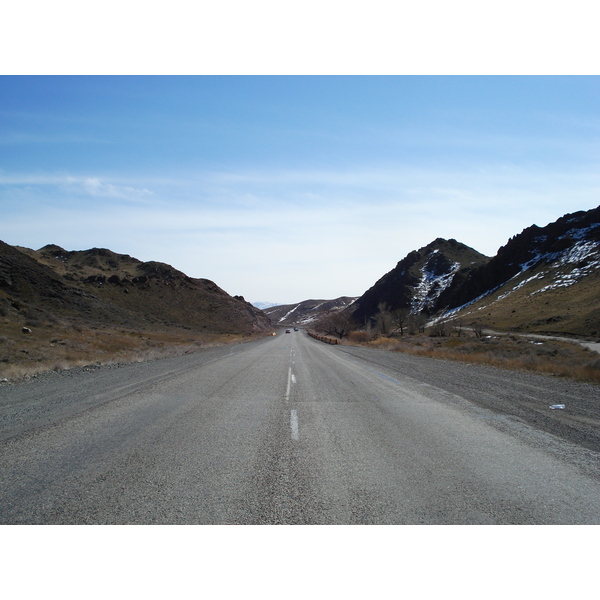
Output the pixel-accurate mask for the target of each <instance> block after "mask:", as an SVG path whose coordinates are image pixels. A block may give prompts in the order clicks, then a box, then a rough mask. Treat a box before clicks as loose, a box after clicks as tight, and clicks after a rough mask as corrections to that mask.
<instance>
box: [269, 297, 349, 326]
mask: <svg viewBox="0 0 600 600" xmlns="http://www.w3.org/2000/svg"><path fill="white" fill-rule="evenodd" d="M355 300H356V298H350V297H348V296H342V297H341V298H336V299H335V300H304V301H303V302H298V303H297V304H285V305H281V306H272V307H269V308H265V309H264V313H265V314H266V315H268V316H269V318H270V319H271V321H272V322H273V325H274V326H277V325H279V326H280V327H289V326H295V325H298V326H310V325H312V324H313V323H315V322H317V321H318V320H319V319H321V318H322V317H323V316H324V315H326V314H330V313H331V312H336V311H343V310H345V309H347V308H348V307H349V306H351V305H352V303H353V302H354V301H355Z"/></svg>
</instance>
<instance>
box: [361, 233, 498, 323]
mask: <svg viewBox="0 0 600 600" xmlns="http://www.w3.org/2000/svg"><path fill="white" fill-rule="evenodd" d="M489 260H490V259H489V258H488V257H487V256H484V255H483V254H480V253H479V252H477V251H476V250H473V248H469V247H468V246H466V245H465V244H461V243H460V242H457V241H456V240H454V239H451V240H444V239H442V238H438V239H436V240H434V241H433V242H431V243H430V244H428V245H427V246H425V247H423V248H420V249H419V250H414V251H412V252H410V253H409V254H408V255H407V256H406V257H405V258H403V259H402V260H401V261H400V262H399V263H398V264H397V265H396V267H395V268H394V269H392V270H391V271H390V272H389V273H387V274H386V275H384V276H383V277H382V278H381V279H379V281H377V282H376V283H375V285H374V286H373V287H371V288H370V289H369V290H367V291H366V292H365V293H364V294H363V295H362V296H361V297H360V298H359V299H358V300H357V301H356V303H355V304H354V306H353V311H352V318H353V319H354V320H355V321H357V322H358V323H366V322H367V321H369V320H370V319H372V318H374V317H375V316H376V315H377V313H379V312H380V307H381V306H385V307H386V308H387V309H388V310H391V311H393V310H397V309H406V310H409V311H410V312H412V313H413V314H418V313H426V314H428V315H430V314H434V313H435V312H437V311H438V309H439V305H440V296H442V294H443V293H444V292H445V291H446V290H447V289H448V288H450V287H454V288H456V287H460V285H461V284H462V283H463V282H464V281H466V280H467V279H468V278H469V275H470V274H471V273H472V272H473V271H475V270H476V269H477V268H478V267H481V266H482V265H485V264H487V262H488V261H489Z"/></svg>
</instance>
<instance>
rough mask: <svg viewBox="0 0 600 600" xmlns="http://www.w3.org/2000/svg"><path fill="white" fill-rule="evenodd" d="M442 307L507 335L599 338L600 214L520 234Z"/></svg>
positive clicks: (449, 314) (568, 217) (451, 293)
mask: <svg viewBox="0 0 600 600" xmlns="http://www.w3.org/2000/svg"><path fill="white" fill-rule="evenodd" d="M439 304H440V306H439V308H440V309H443V312H442V313H441V314H442V315H443V317H444V318H449V317H452V318H454V319H456V318H461V319H462V320H464V321H465V322H468V321H472V320H476V321H480V322H482V323H483V324H484V325H486V326H489V327H491V328H494V327H496V328H498V329H502V330H506V331H515V332H532V333H544V334H559V335H570V336H582V337H598V336H600V207H598V208H596V209H593V210H590V211H581V212H577V213H573V214H567V215H565V216H563V217H561V218H560V219H558V220H557V221H555V222H554V223H550V224H549V225H547V226H546V227H543V228H542V227H538V226H537V225H532V226H531V227H528V228H527V229H524V230H523V231H522V232H521V233H520V234H518V235H516V236H514V237H512V238H511V239H510V240H509V241H508V242H507V244H506V245H505V246H503V247H502V248H500V249H499V250H498V253H497V254H496V256H495V257H494V258H493V259H492V260H490V261H489V262H488V263H487V264H485V265H482V266H481V267H480V268H478V269H476V270H474V271H473V272H472V273H470V274H469V276H468V277H467V279H466V280H465V281H464V282H463V283H462V285H461V286H460V287H456V288H454V289H448V290H447V291H446V293H445V294H442V295H441V296H440V302H439Z"/></svg>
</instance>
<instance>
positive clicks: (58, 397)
mask: <svg viewBox="0 0 600 600" xmlns="http://www.w3.org/2000/svg"><path fill="white" fill-rule="evenodd" d="M556 403H564V404H565V409H561V410H552V409H550V408H549V406H550V405H553V404H556ZM599 407H600V387H599V386H593V385H583V384H576V383H569V382H566V381H562V380H557V379H553V378H549V377H539V376H533V375H525V374H513V373H509V372H506V371H501V370H498V369H490V368H484V367H480V366H473V365H462V364H457V363H450V362H443V361H437V360H432V359H426V358H418V357H413V356H407V355H401V354H396V353H389V352H381V351H376V350H369V349H365V348H355V347H349V346H329V345H326V344H323V343H321V342H318V341H316V340H313V339H311V338H309V337H308V336H307V335H305V334H304V333H303V332H293V333H291V334H284V333H280V334H278V335H277V336H276V337H273V338H267V339H264V340H262V341H260V342H254V343H249V344H241V345H237V346H231V347H222V348H214V349H209V350H204V351H200V352H198V353H195V354H191V355H187V356H184V357H179V358H172V359H166V360H160V361H154V362H149V363H143V364H139V365H123V366H120V367H119V368H101V369H94V370H83V369H79V370H76V371H72V372H65V373H62V374H51V375H47V376H44V377H38V378H36V379H34V380H31V381H29V382H26V383H22V384H18V385H17V384H6V383H5V384H2V385H0V457H1V465H0V523H3V524H9V523H23V524H25V523H32V524H86V523H90V524H152V523H162V524H597V523H600V461H599V460H598V458H599V457H600V452H599V450H600V444H599V428H598V425H599V423H600V418H599V410H598V408H599Z"/></svg>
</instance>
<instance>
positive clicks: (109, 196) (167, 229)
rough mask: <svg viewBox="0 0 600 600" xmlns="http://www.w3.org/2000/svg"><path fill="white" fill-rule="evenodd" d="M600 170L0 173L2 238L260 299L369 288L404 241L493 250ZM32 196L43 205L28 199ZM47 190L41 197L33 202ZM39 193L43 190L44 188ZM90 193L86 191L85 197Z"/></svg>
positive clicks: (572, 204)
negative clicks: (181, 276) (149, 263)
mask: <svg viewBox="0 0 600 600" xmlns="http://www.w3.org/2000/svg"><path fill="white" fill-rule="evenodd" d="M599 172H600V171H597V170H596V171H593V170H583V169H581V170H579V171H564V172H552V171H550V170H548V169H546V168H542V167H540V168H538V169H537V170H529V169H525V168H518V167H515V166H512V165H504V166H495V167H491V166H488V167H481V168H479V169H472V170H463V171H456V170H455V171H452V170H449V169H445V170H444V169H439V170H433V169H430V170H427V169H409V168H406V167H398V168H395V169H390V168H386V169H384V168H378V169H369V168H363V169H353V170H348V171H346V170H338V171H334V170H328V171H326V170H323V171H319V170H307V171H302V170H296V171H292V170H288V171H266V170H265V171H253V172H249V171H248V172H243V171H239V172H232V173H229V174H228V173H223V172H220V173H200V174H192V173H187V174H183V176H182V177H181V178H179V177H173V178H172V179H169V178H165V177H160V176H159V177H157V178H152V177H149V178H147V179H135V180H134V179H131V180H127V179H125V178H123V177H119V176H112V177H106V176H103V177H101V176H89V177H82V176H71V177H65V176H60V177H51V176H31V177H30V176H14V175H10V174H7V173H5V172H4V173H0V203H3V202H7V203H9V204H10V205H11V206H10V211H7V213H5V214H3V219H2V222H1V223H0V239H2V240H3V241H6V242H8V243H12V244H15V245H24V246H29V247H34V248H39V247H41V246H43V245H45V244H48V243H57V244H59V245H61V246H63V247H65V248H67V249H70V250H76V249H79V250H82V249H87V248H90V247H94V246H97V247H108V248H110V249H111V250H114V251H115V252H120V253H124V254H130V255H132V256H135V257H137V258H139V259H141V260H157V261H162V262H167V263H169V264H172V265H173V266H174V267H176V268H177V269H179V270H182V271H184V272H185V273H187V274H188V275H190V276H193V277H206V278H208V279H212V280H213V281H215V282H216V283H217V284H218V285H219V286H221V287H223V288H224V289H225V290H227V291H228V292H229V293H232V294H241V295H243V296H245V297H246V298H247V299H249V300H252V301H258V300H275V301H280V302H288V301H289V302H293V301H299V300H303V299H306V298H307V297H314V296H317V297H324V298H328V297H337V296H341V295H358V294H361V293H363V292H364V291H365V290H366V289H368V288H369V287H370V286H371V285H373V284H374V283H375V281H377V279H379V278H380V277H381V276H382V275H383V274H385V273H386V272H387V271H389V270H390V269H392V268H393V267H394V266H395V264H396V263H397V262H398V261H399V260H401V259H402V258H403V257H404V256H405V255H406V254H407V253H408V252H410V251H411V250H414V249H418V248H419V247H421V246H424V245H426V244H427V243H429V242H430V241H432V240H433V239H435V238H436V237H445V238H450V237H453V238H455V239H457V240H459V241H461V242H463V243H465V244H467V245H469V246H472V247H473V248H475V249H476V250H479V251H480V252H483V253H484V254H488V255H493V254H494V253H495V252H496V251H497V249H498V247H499V246H500V245H502V244H504V243H506V241H507V240H508V238H509V237H510V236H512V235H515V234H516V233H519V232H520V231H521V230H522V229H523V228H525V227H528V226H529V225H531V224H533V223H536V224H538V225H540V226H543V225H545V224H547V223H549V222H552V221H554V220H556V219H557V218H558V217H560V216H562V215H563V214H565V213H567V212H573V211H575V210H587V209H589V208H593V207H595V206H597V205H598V198H599V197H600V194H599V193H598V192H599V191H600V175H599V174H598V173H599ZM15 190H18V191H19V194H20V195H19V198H20V199H23V200H25V199H27V198H28V197H29V198H33V205H34V206H35V207H36V208H35V213H33V214H32V212H31V210H30V208H29V207H30V206H31V205H29V204H28V203H27V202H25V201H24V202H23V204H22V208H20V207H21V204H20V203H18V202H16V201H15V200H16V198H17V196H15V195H13V196H11V193H12V194H14V193H15ZM37 194H39V195H40V197H42V200H43V201H40V202H35V200H36V195H37ZM42 194H43V196H42ZM82 200H85V201H82Z"/></svg>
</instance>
